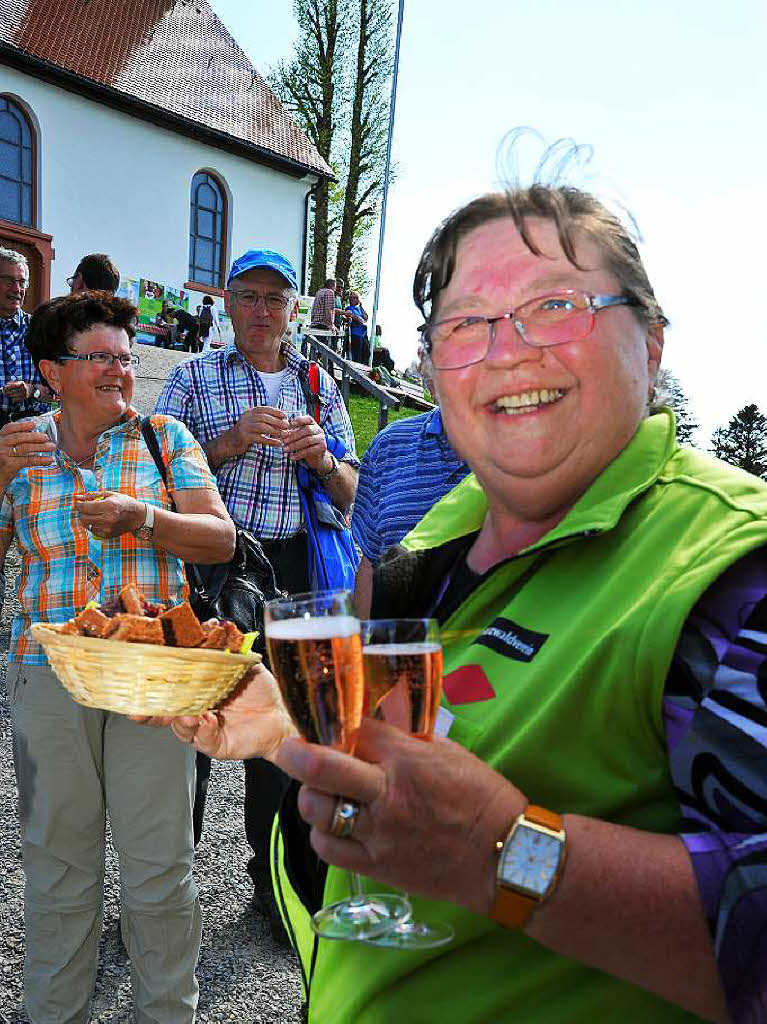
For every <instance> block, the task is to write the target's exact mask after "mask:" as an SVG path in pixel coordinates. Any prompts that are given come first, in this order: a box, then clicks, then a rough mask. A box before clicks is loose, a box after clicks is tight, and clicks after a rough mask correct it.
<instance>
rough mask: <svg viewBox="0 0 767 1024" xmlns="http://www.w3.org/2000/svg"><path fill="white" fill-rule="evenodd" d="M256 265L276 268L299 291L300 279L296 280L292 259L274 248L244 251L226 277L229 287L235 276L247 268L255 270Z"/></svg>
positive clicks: (270, 268) (269, 268)
mask: <svg viewBox="0 0 767 1024" xmlns="http://www.w3.org/2000/svg"><path fill="white" fill-rule="evenodd" d="M254 267H266V268H267V269H268V270H275V271H276V272H277V273H278V274H279V275H280V277H284V278H285V280H286V281H287V282H288V284H289V285H290V287H291V288H293V289H294V290H295V291H298V281H297V280H296V272H295V270H294V269H293V264H292V263H291V262H290V260H288V259H285V257H284V256H283V255H282V253H281V252H275V251H274V250H273V249H248V251H247V252H245V253H243V254H242V256H240V257H239V259H236V260H235V261H234V263H233V264H232V269H231V270H230V271H229V277H228V278H227V279H226V286H227V288H228V287H229V285H230V284H231V283H232V281H233V280H234V279H235V277H239V276H240V274H244V273H245V272H246V271H247V270H253V268H254Z"/></svg>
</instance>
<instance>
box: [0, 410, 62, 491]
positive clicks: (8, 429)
mask: <svg viewBox="0 0 767 1024" xmlns="http://www.w3.org/2000/svg"><path fill="white" fill-rule="evenodd" d="M55 451H56V445H55V444H54V442H53V441H51V439H50V437H48V435H47V434H43V433H42V432H41V431H40V430H38V426H37V423H36V422H35V421H34V420H20V421H19V422H18V423H6V425H5V426H4V427H3V429H2V430H0V485H2V486H3V487H7V486H8V484H9V483H10V482H11V480H13V478H14V477H15V476H16V474H17V473H18V471H19V470H20V469H28V468H29V469H31V468H33V467H35V466H53V465H55V462H54V459H53V455H52V453H53V452H55Z"/></svg>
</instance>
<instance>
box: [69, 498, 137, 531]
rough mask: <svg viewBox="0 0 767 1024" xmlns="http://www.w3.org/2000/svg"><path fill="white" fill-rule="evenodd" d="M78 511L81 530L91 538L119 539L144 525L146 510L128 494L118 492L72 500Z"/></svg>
mask: <svg viewBox="0 0 767 1024" xmlns="http://www.w3.org/2000/svg"><path fill="white" fill-rule="evenodd" d="M75 509H76V510H77V513H78V515H79V516H80V519H81V520H82V523H83V526H84V527H85V529H86V530H89V531H90V532H91V533H92V534H93V536H94V537H120V536H122V534H124V533H133V531H134V530H138V528H139V527H140V526H142V525H143V523H144V518H145V516H146V508H145V506H144V502H143V501H137V499H136V498H131V497H130V495H128V494H120V493H119V492H118V491H89V492H88V493H87V494H83V495H76V496H75Z"/></svg>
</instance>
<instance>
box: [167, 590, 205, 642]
mask: <svg viewBox="0 0 767 1024" xmlns="http://www.w3.org/2000/svg"><path fill="white" fill-rule="evenodd" d="M160 622H161V623H162V629H163V633H164V635H165V643H166V644H168V646H169V647H199V645H200V644H201V643H202V642H203V640H204V639H205V633H204V631H203V628H202V626H201V625H200V621H199V619H198V618H197V616H196V615H195V614H194V612H193V611H192V609H191V606H190V604H189V602H188V601H184V602H183V603H182V604H177V605H176V606H175V607H174V608H168V610H167V611H164V612H163V613H162V615H161V616H160Z"/></svg>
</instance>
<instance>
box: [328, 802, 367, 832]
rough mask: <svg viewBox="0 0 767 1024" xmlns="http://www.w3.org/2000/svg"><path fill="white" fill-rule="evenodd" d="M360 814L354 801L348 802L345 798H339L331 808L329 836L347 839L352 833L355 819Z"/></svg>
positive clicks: (358, 807) (355, 822)
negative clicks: (331, 816)
mask: <svg viewBox="0 0 767 1024" xmlns="http://www.w3.org/2000/svg"><path fill="white" fill-rule="evenodd" d="M359 814H360V805H359V804H358V803H357V801H356V800H348V799H347V798H346V797H345V796H339V798H338V799H337V800H336V806H335V807H334V808H333V820H332V821H331V823H330V834H331V836H335V837H336V838H337V839H349V837H350V836H351V834H352V833H353V832H354V828H355V825H356V824H357V818H358V817H359Z"/></svg>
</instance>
